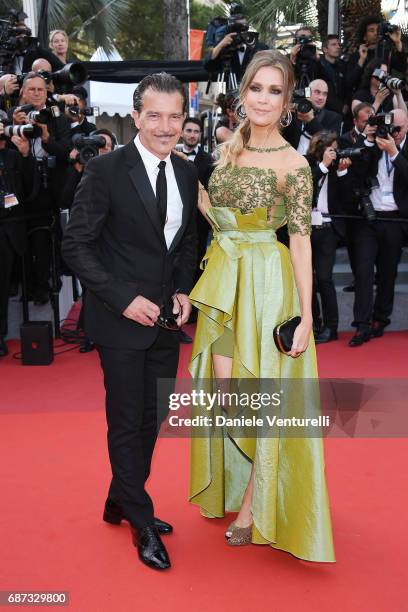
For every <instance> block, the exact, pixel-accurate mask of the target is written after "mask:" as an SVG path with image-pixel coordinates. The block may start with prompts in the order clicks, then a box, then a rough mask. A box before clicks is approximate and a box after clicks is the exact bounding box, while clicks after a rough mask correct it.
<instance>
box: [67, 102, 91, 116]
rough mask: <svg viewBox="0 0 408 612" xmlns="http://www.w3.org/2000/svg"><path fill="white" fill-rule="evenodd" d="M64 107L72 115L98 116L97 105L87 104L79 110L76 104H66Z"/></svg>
mask: <svg viewBox="0 0 408 612" xmlns="http://www.w3.org/2000/svg"><path fill="white" fill-rule="evenodd" d="M66 109H67V110H68V112H69V113H70V115H72V116H73V117H78V116H79V115H84V116H85V117H99V106H89V107H88V106H87V107H86V108H83V109H82V110H81V109H80V108H79V106H78V105H77V104H71V105H69V106H66Z"/></svg>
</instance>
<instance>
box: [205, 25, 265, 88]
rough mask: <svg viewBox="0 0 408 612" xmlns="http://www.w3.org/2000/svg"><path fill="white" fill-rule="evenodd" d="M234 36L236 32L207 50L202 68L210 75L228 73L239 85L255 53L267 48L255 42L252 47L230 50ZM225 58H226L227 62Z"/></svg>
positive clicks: (263, 44) (242, 46) (243, 46)
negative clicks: (234, 77) (232, 75)
mask: <svg viewBox="0 0 408 612" xmlns="http://www.w3.org/2000/svg"><path fill="white" fill-rule="evenodd" d="M236 35H237V34H236V32H232V33H231V34H227V35H226V36H224V38H223V39H222V40H221V41H220V42H219V43H218V44H217V45H215V47H213V48H212V49H209V50H208V52H207V54H206V56H205V58H204V68H205V69H206V70H207V71H208V72H209V73H211V74H220V73H222V72H224V71H229V72H230V73H233V74H235V75H236V77H237V82H238V84H239V83H240V82H241V80H242V77H243V76H244V72H245V70H246V68H247V66H248V64H249V62H250V61H251V59H252V58H253V57H254V55H255V53H257V52H258V51H263V50H265V49H268V48H269V47H268V45H265V43H262V42H259V41H257V42H256V43H255V45H254V46H252V47H250V46H248V45H245V44H243V45H241V46H240V48H239V49H230V48H229V47H231V45H234V38H235V37H236ZM226 58H228V59H227V61H226ZM226 67H227V69H226Z"/></svg>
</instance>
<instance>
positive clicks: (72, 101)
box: [58, 94, 79, 106]
mask: <svg viewBox="0 0 408 612" xmlns="http://www.w3.org/2000/svg"><path fill="white" fill-rule="evenodd" d="M58 102H65V104H66V105H67V106H74V105H76V104H79V98H78V96H75V95H74V94H59V96H58Z"/></svg>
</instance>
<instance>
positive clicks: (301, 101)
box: [292, 87, 313, 113]
mask: <svg viewBox="0 0 408 612" xmlns="http://www.w3.org/2000/svg"><path fill="white" fill-rule="evenodd" d="M310 95H311V91H310V87H305V88H303V89H295V91H294V92H293V97H292V103H293V108H294V109H295V110H296V111H297V112H299V113H308V112H310V111H311V110H312V109H313V104H312V102H311V101H310V100H309V98H310Z"/></svg>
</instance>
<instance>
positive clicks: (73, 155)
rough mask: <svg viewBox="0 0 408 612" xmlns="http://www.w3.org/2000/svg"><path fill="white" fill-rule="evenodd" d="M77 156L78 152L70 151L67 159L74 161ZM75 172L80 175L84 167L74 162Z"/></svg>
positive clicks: (75, 150)
mask: <svg viewBox="0 0 408 612" xmlns="http://www.w3.org/2000/svg"><path fill="white" fill-rule="evenodd" d="M77 156H78V150H77V149H72V151H71V152H70V154H69V159H76V158H77ZM73 166H74V168H75V170H76V171H77V172H79V173H82V172H83V171H84V166H83V165H82V164H80V163H79V162H75V163H74V164H73Z"/></svg>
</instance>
